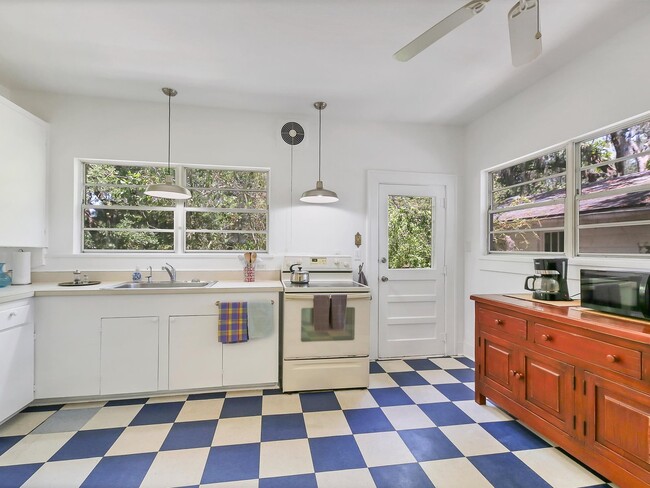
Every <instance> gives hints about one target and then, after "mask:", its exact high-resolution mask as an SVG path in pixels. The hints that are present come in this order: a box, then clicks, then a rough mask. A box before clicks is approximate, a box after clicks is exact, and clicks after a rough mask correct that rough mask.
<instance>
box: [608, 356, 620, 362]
mask: <svg viewBox="0 0 650 488" xmlns="http://www.w3.org/2000/svg"><path fill="white" fill-rule="evenodd" d="M606 357H607V361H609V362H610V363H615V362H617V361H618V358H617V357H616V355H614V354H608V355H607V356H606Z"/></svg>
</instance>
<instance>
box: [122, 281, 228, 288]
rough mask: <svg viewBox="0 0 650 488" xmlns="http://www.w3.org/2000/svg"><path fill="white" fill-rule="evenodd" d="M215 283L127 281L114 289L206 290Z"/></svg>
mask: <svg viewBox="0 0 650 488" xmlns="http://www.w3.org/2000/svg"><path fill="white" fill-rule="evenodd" d="M215 283H216V281H152V282H151V283H147V282H141V283H140V282H131V281H127V282H126V283H120V284H119V285H115V286H114V287H113V288H115V289H119V290H143V289H147V290H151V289H155V288H205V287H206V286H212V285H214V284H215Z"/></svg>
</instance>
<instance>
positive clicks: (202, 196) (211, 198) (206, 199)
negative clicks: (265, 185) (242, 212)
mask: <svg viewBox="0 0 650 488" xmlns="http://www.w3.org/2000/svg"><path fill="white" fill-rule="evenodd" d="M191 191H192V198H190V199H189V200H188V201H187V207H196V208H198V207H203V208H252V209H260V210H264V209H266V208H267V198H266V192H265V191H264V192H249V191H245V192H244V191H214V190H197V189H191Z"/></svg>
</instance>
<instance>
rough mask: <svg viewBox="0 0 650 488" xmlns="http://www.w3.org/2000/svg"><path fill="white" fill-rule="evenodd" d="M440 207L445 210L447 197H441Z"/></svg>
mask: <svg viewBox="0 0 650 488" xmlns="http://www.w3.org/2000/svg"><path fill="white" fill-rule="evenodd" d="M442 208H444V209H445V210H447V199H446V198H443V199H442Z"/></svg>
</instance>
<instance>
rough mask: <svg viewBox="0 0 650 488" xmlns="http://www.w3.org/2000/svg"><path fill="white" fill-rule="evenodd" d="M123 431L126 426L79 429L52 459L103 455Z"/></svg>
mask: <svg viewBox="0 0 650 488" xmlns="http://www.w3.org/2000/svg"><path fill="white" fill-rule="evenodd" d="M123 431H124V427H119V428H115V429H98V430H84V431H79V432H77V433H75V434H74V435H73V436H72V437H71V438H70V440H69V441H68V442H66V443H65V445H64V446H63V447H62V448H61V449H59V450H58V451H57V452H56V454H54V456H52V458H51V459H50V460H51V461H67V460H70V459H83V458H92V457H102V456H104V455H105V454H106V452H107V451H108V450H109V449H110V448H111V446H112V445H113V444H114V443H115V441H116V440H117V438H118V437H120V435H121V434H122V432H123Z"/></svg>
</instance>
